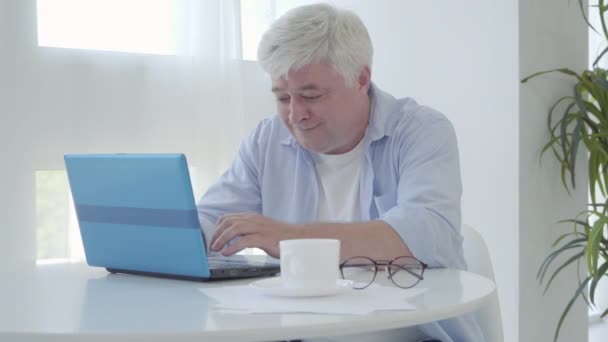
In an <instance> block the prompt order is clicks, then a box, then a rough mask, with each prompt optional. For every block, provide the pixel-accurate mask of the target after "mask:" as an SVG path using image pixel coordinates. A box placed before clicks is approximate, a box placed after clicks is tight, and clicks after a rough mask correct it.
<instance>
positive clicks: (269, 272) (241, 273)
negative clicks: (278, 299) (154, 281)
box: [106, 266, 280, 281]
mask: <svg viewBox="0 0 608 342" xmlns="http://www.w3.org/2000/svg"><path fill="white" fill-rule="evenodd" d="M106 270H107V271H108V272H110V273H124V274H133V275H139V276H148V277H155V278H164V279H176V280H188V281H214V280H227V279H243V278H257V277H270V276H274V275H276V274H278V273H279V271H280V269H279V267H278V266H276V267H275V266H269V267H257V268H231V269H211V270H210V272H211V276H210V277H209V278H206V277H195V276H187V275H181V274H166V273H156V272H145V271H132V270H122V269H117V268H111V267H106Z"/></svg>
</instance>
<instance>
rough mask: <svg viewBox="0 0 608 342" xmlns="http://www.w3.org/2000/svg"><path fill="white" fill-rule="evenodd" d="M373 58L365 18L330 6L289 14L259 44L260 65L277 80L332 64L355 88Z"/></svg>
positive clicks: (273, 26)
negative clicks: (306, 67)
mask: <svg viewBox="0 0 608 342" xmlns="http://www.w3.org/2000/svg"><path fill="white" fill-rule="evenodd" d="M372 55H373V47H372V42H371V39H370V38H369V34H368V32H367V29H366V28H365V25H364V24H363V22H362V21H361V19H360V18H359V17H358V16H357V15H356V14H355V13H353V12H351V11H348V10H344V9H338V8H335V7H333V6H330V5H328V4H315V5H308V6H302V7H297V8H294V9H292V10H290V11H288V12H287V13H285V14H284V15H283V16H281V17H280V18H279V19H277V20H276V21H275V22H274V23H273V24H272V25H271V27H270V28H269V29H268V30H267V31H266V32H265V33H264V35H263V36H262V40H261V41H260V44H259V45H258V62H259V64H260V66H261V67H262V69H263V70H264V71H265V72H267V73H268V74H269V75H270V77H271V78H273V79H278V78H280V77H284V76H287V73H288V72H289V71H290V70H297V69H299V68H300V67H303V66H304V65H307V64H312V63H319V62H328V63H330V64H331V65H332V66H333V67H334V69H335V70H336V71H337V72H338V73H339V74H340V75H342V77H343V78H344V80H345V82H346V84H347V85H352V84H353V83H354V82H355V80H356V79H357V77H358V75H359V73H360V72H361V70H362V69H363V67H364V66H366V65H368V66H369V67H371V65H372Z"/></svg>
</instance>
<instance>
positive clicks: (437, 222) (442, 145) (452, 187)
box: [380, 119, 466, 269]
mask: <svg viewBox="0 0 608 342" xmlns="http://www.w3.org/2000/svg"><path fill="white" fill-rule="evenodd" d="M413 133H414V134H411V135H410V134H407V135H406V134H404V135H405V136H403V137H399V139H401V142H400V144H399V154H398V155H399V163H398V172H399V181H398V187H397V188H398V189H397V205H396V206H394V207H393V208H391V209H389V210H388V211H386V212H385V213H384V214H383V215H382V216H381V217H380V219H381V220H383V221H385V222H386V223H388V224H389V225H390V226H392V227H393V228H394V229H395V230H396V231H397V233H398V234H399V235H400V236H401V238H402V239H403V241H404V242H405V243H406V244H407V246H408V248H409V249H410V251H411V252H412V254H413V255H414V256H415V257H416V258H418V259H420V260H422V261H423V262H425V263H427V264H429V266H430V267H452V268H460V269H465V268H466V264H465V261H464V256H463V251H462V236H461V234H460V224H461V222H460V220H461V214H460V212H461V207H460V200H461V195H462V184H461V179H460V164H459V158H458V146H457V140H456V134H455V132H454V128H453V126H452V124H451V123H450V122H449V121H448V120H447V119H441V120H435V121H433V122H431V123H427V124H426V125H423V126H422V127H420V128H419V129H418V130H417V131H416V132H413Z"/></svg>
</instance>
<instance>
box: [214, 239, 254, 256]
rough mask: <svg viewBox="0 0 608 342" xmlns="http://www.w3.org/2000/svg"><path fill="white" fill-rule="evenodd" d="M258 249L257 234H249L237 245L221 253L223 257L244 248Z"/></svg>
mask: <svg viewBox="0 0 608 342" xmlns="http://www.w3.org/2000/svg"><path fill="white" fill-rule="evenodd" d="M255 247H259V237H258V235H257V234H251V235H247V236H244V237H243V238H241V239H240V240H239V241H238V242H237V243H235V244H232V245H230V246H228V247H226V248H224V250H223V251H222V255H223V256H231V255H234V254H236V253H238V252H240V251H242V250H243V249H245V248H255Z"/></svg>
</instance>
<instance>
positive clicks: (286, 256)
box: [279, 239, 340, 290]
mask: <svg viewBox="0 0 608 342" xmlns="http://www.w3.org/2000/svg"><path fill="white" fill-rule="evenodd" d="M279 249H280V254H281V280H282V283H283V286H285V287H286V288H291V289H306V290H325V289H329V288H333V287H335V286H336V280H338V279H340V270H339V267H340V240H334V239H295V240H283V241H281V242H280V243H279Z"/></svg>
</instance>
